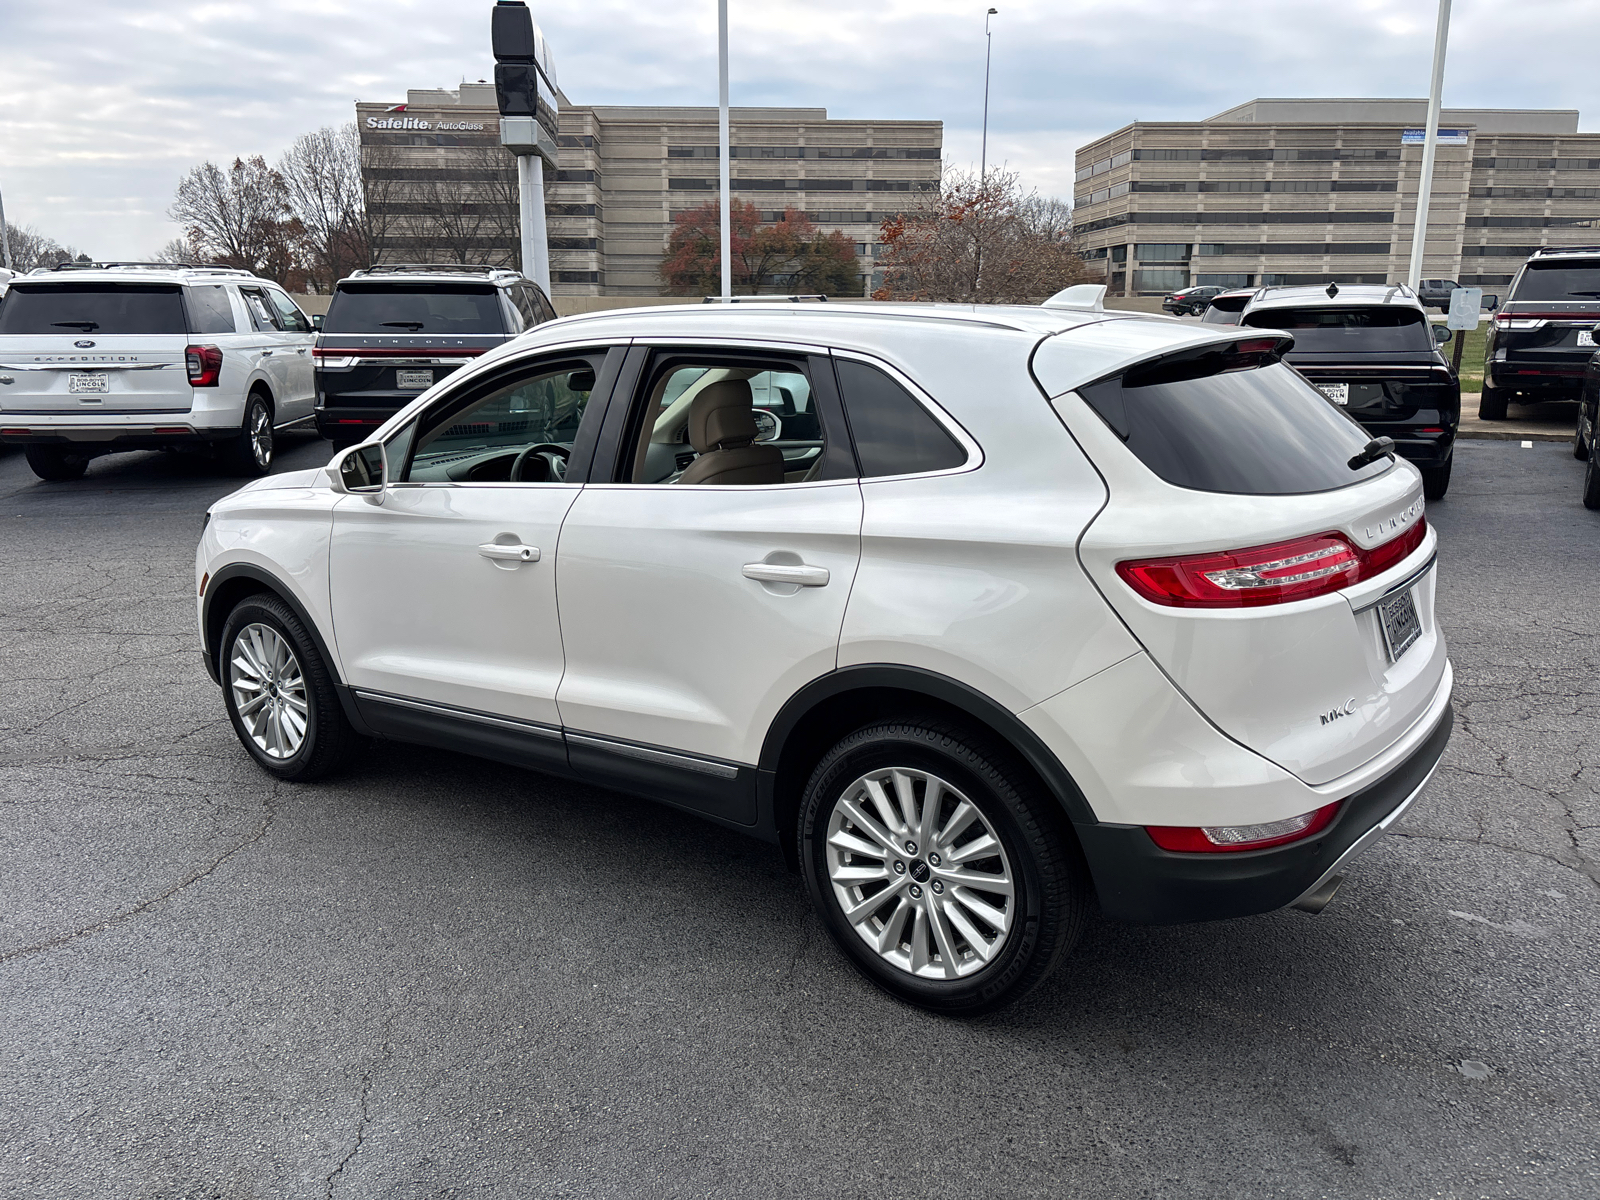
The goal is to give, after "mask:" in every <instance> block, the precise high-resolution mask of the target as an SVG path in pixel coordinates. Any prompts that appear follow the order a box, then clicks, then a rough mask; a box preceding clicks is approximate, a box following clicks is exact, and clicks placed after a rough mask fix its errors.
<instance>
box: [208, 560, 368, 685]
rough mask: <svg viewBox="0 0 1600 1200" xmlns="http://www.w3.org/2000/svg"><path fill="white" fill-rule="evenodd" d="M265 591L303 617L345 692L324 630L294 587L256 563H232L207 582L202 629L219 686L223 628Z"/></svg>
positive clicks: (325, 662) (209, 664) (318, 651)
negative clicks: (245, 603) (232, 615)
mask: <svg viewBox="0 0 1600 1200" xmlns="http://www.w3.org/2000/svg"><path fill="white" fill-rule="evenodd" d="M262 593H265V594H267V595H270V596H272V597H273V598H274V599H275V600H280V601H282V602H283V603H284V604H286V605H287V606H288V607H289V610H290V611H291V612H293V613H294V615H295V616H296V617H298V618H299V620H300V624H302V625H304V626H305V629H306V632H307V633H308V634H310V635H311V640H312V641H313V642H314V643H315V644H316V647H317V653H318V654H320V655H322V661H323V663H324V664H325V665H326V666H327V668H328V673H329V674H330V675H332V676H333V680H334V684H335V685H336V686H337V687H338V688H339V689H340V692H341V694H342V693H343V691H344V680H343V679H342V678H341V677H340V675H339V660H338V659H336V658H334V656H333V654H332V653H331V652H330V650H329V648H328V644H327V642H325V641H324V640H323V638H322V631H321V630H320V629H318V628H317V623H316V622H315V621H314V620H312V619H311V614H310V613H309V612H307V611H306V607H305V605H303V604H301V603H300V601H299V600H298V599H296V597H295V594H294V591H293V589H291V588H289V587H287V586H285V585H284V584H283V583H282V581H280V580H279V579H278V578H277V577H276V576H274V575H273V574H272V573H271V572H270V571H268V570H266V569H265V568H264V567H258V566H256V565H255V564H254V563H230V564H229V565H228V566H226V567H223V568H222V569H221V570H220V571H218V572H217V573H216V574H215V575H213V576H212V577H211V580H210V582H208V583H207V584H206V595H205V601H204V603H203V606H202V608H201V628H202V630H203V631H204V635H205V645H204V650H205V658H206V670H207V671H209V672H210V673H211V679H212V681H213V682H215V683H217V684H219V685H220V684H221V682H222V664H221V662H220V661H219V660H220V658H221V654H222V646H221V644H220V643H221V641H222V627H223V625H224V624H226V623H227V620H228V614H229V613H231V612H232V611H233V610H234V609H235V608H237V607H238V606H239V604H240V603H241V602H242V601H244V600H246V599H248V598H249V597H250V596H255V595H259V594H262Z"/></svg>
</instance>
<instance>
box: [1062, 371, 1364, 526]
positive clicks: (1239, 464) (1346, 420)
mask: <svg viewBox="0 0 1600 1200" xmlns="http://www.w3.org/2000/svg"><path fill="white" fill-rule="evenodd" d="M1199 353H1201V352H1195V356H1198V354H1199ZM1183 357H1185V356H1174V358H1172V359H1169V360H1165V361H1164V362H1163V363H1160V364H1157V365H1156V366H1155V367H1143V368H1135V369H1134V370H1132V371H1129V372H1128V373H1127V374H1125V375H1123V376H1121V377H1119V378H1114V379H1108V380H1103V381H1102V382H1100V383H1096V384H1091V385H1090V386H1088V387H1086V388H1082V389H1080V392H1079V394H1080V395H1082V396H1083V398H1084V399H1085V400H1087V401H1088V402H1089V405H1090V407H1092V408H1093V409H1094V410H1095V411H1096V412H1097V413H1099V414H1100V416H1101V418H1102V419H1103V420H1104V421H1105V423H1106V424H1107V425H1109V426H1111V428H1112V429H1113V430H1115V431H1116V433H1117V435H1118V436H1119V437H1121V438H1122V440H1123V441H1124V442H1125V443H1126V444H1127V446H1128V449H1129V450H1131V451H1133V453H1134V454H1135V455H1137V456H1138V458H1139V460H1140V461H1141V462H1143V463H1144V465H1145V466H1147V467H1149V468H1150V469H1151V470H1152V471H1154V472H1155V473H1156V474H1157V475H1159V476H1160V477H1161V478H1162V479H1165V480H1166V481H1167V482H1168V483H1171V484H1176V485H1177V486H1178V487H1185V488H1193V489H1195V490H1196V491H1201V492H1226V493H1230V494H1233V495H1240V496H1292V495H1299V494H1302V493H1306V492H1327V491H1332V490H1333V489H1334V488H1341V487H1347V486H1349V485H1350V484H1352V483H1359V482H1361V481H1362V480H1365V479H1370V478H1372V477H1373V476H1375V475H1381V474H1383V472H1384V471H1387V470H1388V469H1389V467H1390V463H1389V461H1388V460H1387V459H1379V460H1378V461H1377V462H1376V463H1368V464H1367V465H1365V466H1362V467H1359V468H1357V469H1356V470H1351V469H1350V465H1349V464H1350V459H1351V458H1353V457H1354V456H1355V455H1356V454H1358V453H1359V452H1360V451H1361V449H1362V448H1363V447H1364V446H1365V445H1366V444H1367V441H1368V438H1369V436H1370V435H1369V434H1368V433H1367V432H1366V430H1364V429H1362V428H1361V426H1360V425H1358V424H1356V422H1355V420H1354V419H1353V418H1351V417H1349V416H1346V415H1345V413H1344V412H1343V411H1342V410H1341V409H1338V408H1335V407H1334V406H1333V404H1331V403H1330V402H1329V401H1328V399H1327V397H1325V396H1324V395H1323V394H1322V393H1321V392H1319V391H1317V389H1316V388H1314V387H1312V386H1311V385H1310V384H1309V383H1307V382H1306V381H1305V380H1304V379H1302V378H1301V377H1300V375H1299V374H1298V373H1296V372H1295V371H1294V370H1292V369H1291V368H1290V367H1287V366H1285V365H1284V364H1282V363H1274V364H1272V365H1269V366H1263V367H1257V368H1255V369H1253V370H1243V371H1241V370H1224V371H1223V372H1222V373H1221V374H1211V375H1202V376H1200V377H1198V378H1181V376H1182V375H1183V374H1184V372H1183V371H1182V370H1174V369H1170V368H1169V367H1168V366H1167V364H1168V363H1173V364H1177V365H1179V366H1181V365H1182V364H1181V362H1180V361H1179V360H1180V359H1181V358H1183ZM1196 361H1197V362H1198V361H1199V359H1198V357H1196ZM1175 376H1178V377H1176V378H1175ZM1146 381H1148V382H1146Z"/></svg>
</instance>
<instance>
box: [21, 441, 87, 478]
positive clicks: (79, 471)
mask: <svg viewBox="0 0 1600 1200" xmlns="http://www.w3.org/2000/svg"><path fill="white" fill-rule="evenodd" d="M22 457H24V458H26V459H27V460H28V467H29V469H31V470H32V471H33V473H34V474H35V475H37V476H38V477H39V478H40V479H44V480H48V481H49V482H50V483H67V482H69V481H70V480H73V479H82V478H83V473H84V472H85V471H87V470H88V469H89V460H90V459H91V458H92V457H94V456H93V455H91V454H84V453H82V452H74V451H73V450H71V449H69V448H68V447H66V446H24V447H23V448H22Z"/></svg>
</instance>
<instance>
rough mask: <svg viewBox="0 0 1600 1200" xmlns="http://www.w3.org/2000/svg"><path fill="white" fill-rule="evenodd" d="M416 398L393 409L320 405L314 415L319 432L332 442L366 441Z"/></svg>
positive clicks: (411, 397) (409, 399)
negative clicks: (379, 427)
mask: <svg viewBox="0 0 1600 1200" xmlns="http://www.w3.org/2000/svg"><path fill="white" fill-rule="evenodd" d="M414 398H415V394H413V395H411V396H407V397H406V398H405V400H404V401H402V402H401V403H397V404H395V405H394V406H393V407H392V408H378V407H373V406H363V405H343V404H340V405H333V406H327V405H318V406H317V408H316V410H315V412H314V413H313V416H314V418H315V420H316V425H317V432H318V433H320V434H321V435H322V436H323V437H325V438H327V439H329V440H330V441H349V440H351V439H352V438H353V439H355V440H356V441H365V440H366V439H367V437H369V436H370V435H371V434H372V432H373V430H375V429H377V428H378V426H379V425H382V424H383V423H384V422H385V421H387V420H388V419H389V418H390V417H392V416H394V415H395V413H397V412H399V411H400V410H401V408H403V407H404V406H405V404H406V403H409V402H410V401H411V400H412V399H414Z"/></svg>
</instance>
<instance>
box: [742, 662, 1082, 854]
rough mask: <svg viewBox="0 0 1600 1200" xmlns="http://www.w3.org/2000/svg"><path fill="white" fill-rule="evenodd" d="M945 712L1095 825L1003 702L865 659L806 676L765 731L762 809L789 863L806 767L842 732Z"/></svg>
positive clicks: (1070, 814) (1072, 785) (1046, 752)
mask: <svg viewBox="0 0 1600 1200" xmlns="http://www.w3.org/2000/svg"><path fill="white" fill-rule="evenodd" d="M908 713H909V714H918V715H930V716H943V717H947V718H953V719H956V720H958V721H961V722H962V723H963V724H966V725H970V726H973V727H974V728H975V729H976V730H977V731H978V732H980V733H987V734H989V735H990V736H992V737H994V738H996V739H997V740H998V741H999V742H1000V743H1001V744H1002V746H1004V747H1005V748H1006V749H1008V750H1010V751H1011V752H1012V753H1013V754H1014V755H1015V756H1016V763H1017V766H1018V767H1020V768H1021V769H1022V770H1023V771H1025V772H1026V773H1027V774H1028V775H1029V776H1030V777H1031V779H1032V781H1033V782H1034V783H1035V784H1037V785H1038V786H1039V787H1040V788H1041V789H1043V790H1044V791H1045V792H1046V793H1047V794H1049V795H1050V796H1052V797H1054V798H1055V800H1056V802H1057V803H1058V804H1059V805H1060V807H1061V812H1062V814H1063V816H1064V817H1065V818H1066V819H1067V821H1069V822H1070V823H1071V824H1073V825H1079V824H1094V823H1095V816H1094V811H1093V809H1091V808H1090V807H1089V802H1088V800H1087V799H1085V798H1084V795H1083V792H1082V791H1081V790H1080V789H1079V787H1078V785H1077V783H1076V782H1075V781H1074V780H1073V778H1072V776H1071V775H1070V774H1069V773H1068V772H1067V769H1066V768H1065V767H1064V766H1062V765H1061V762H1060V760H1059V759H1057V758H1056V756H1055V755H1054V754H1053V753H1051V751H1050V749H1049V747H1047V746H1046V745H1045V744H1044V742H1043V741H1042V740H1041V739H1040V738H1039V736H1038V735H1037V734H1035V733H1034V732H1033V730H1031V729H1029V728H1028V727H1027V726H1026V725H1025V724H1023V722H1022V721H1021V720H1019V719H1018V718H1017V716H1016V715H1015V714H1013V713H1012V712H1010V711H1009V710H1008V709H1006V708H1005V707H1004V706H1003V705H1001V704H999V703H997V702H996V701H995V700H993V699H991V698H990V697H988V696H986V695H984V694H983V693H982V692H979V691H978V690H977V689H975V688H972V687H969V686H968V685H967V684H964V683H962V682H960V681H959V680H956V679H951V678H950V677H949V676H946V675H940V674H938V673H937V672H935V671H928V670H924V669H922V668H920V667H907V666H897V665H894V664H863V665H859V666H852V667H843V668H840V669H839V670H837V671H833V672H830V673H829V674H827V675H824V676H821V677H820V678H818V679H814V680H812V681H811V682H810V683H809V684H807V685H806V686H805V687H803V688H801V689H800V691H798V692H797V693H795V695H794V696H792V697H791V698H790V700H789V702H788V703H787V704H785V705H784V706H783V708H782V709H780V710H779V712H778V715H777V716H776V717H775V718H774V719H773V722H772V724H771V726H769V728H768V730H767V736H766V740H765V741H764V742H763V743H762V747H761V759H760V762H759V764H758V766H759V772H758V775H757V787H758V789H759V793H760V794H759V797H758V801H759V807H760V811H762V812H763V813H764V814H768V815H769V816H770V820H771V821H772V827H773V833H774V834H775V835H776V838H777V842H778V845H779V846H780V847H781V848H782V850H783V855H784V858H785V860H786V861H787V862H788V864H789V866H790V868H791V869H797V868H798V863H799V858H798V848H797V847H796V845H795V822H796V820H797V818H798V816H799V810H800V800H801V796H802V794H803V792H804V791H805V785H806V782H807V780H808V779H809V778H810V775H811V770H812V768H813V767H814V766H815V765H816V763H817V761H818V760H819V759H820V758H821V757H822V756H823V755H824V754H825V753H827V751H828V749H829V748H830V747H831V746H833V745H834V744H835V743H836V742H838V741H839V739H840V738H842V737H844V736H845V735H846V734H848V733H850V732H851V731H852V730H854V729H859V728H861V726H863V725H865V724H867V723H869V722H871V721H874V720H880V719H883V718H886V717H890V716H898V715H906V714H908Z"/></svg>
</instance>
